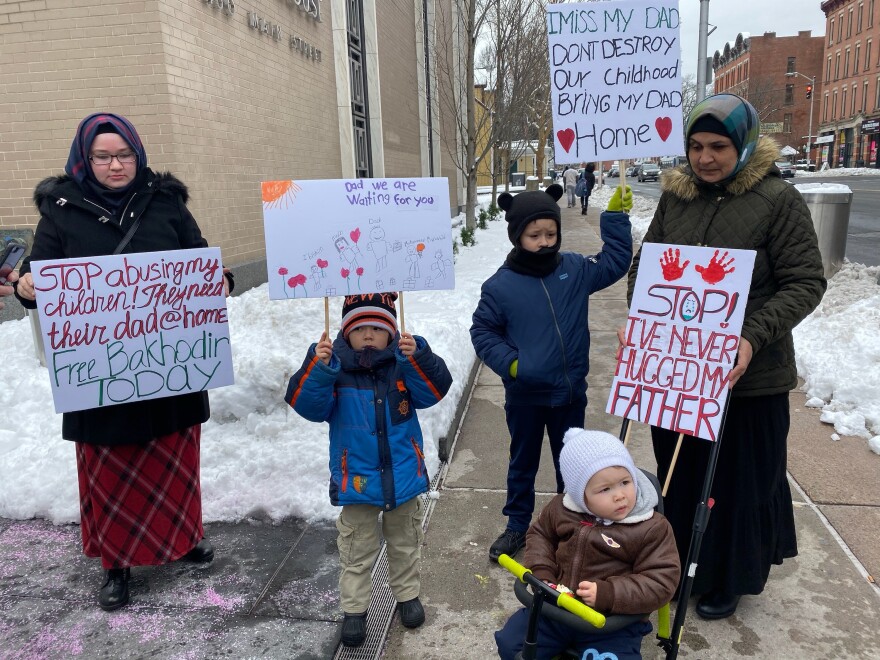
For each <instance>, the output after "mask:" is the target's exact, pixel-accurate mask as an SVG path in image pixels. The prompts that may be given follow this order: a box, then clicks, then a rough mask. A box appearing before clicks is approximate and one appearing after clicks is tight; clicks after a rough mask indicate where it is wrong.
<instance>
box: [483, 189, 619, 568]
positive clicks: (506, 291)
mask: <svg viewBox="0 0 880 660" xmlns="http://www.w3.org/2000/svg"><path fill="white" fill-rule="evenodd" d="M561 197H562V188H561V187H560V186H559V185H557V184H553V185H550V186H548V187H547V189H546V191H530V192H524V193H520V194H519V195H516V196H515V197H514V196H513V195H511V194H510V193H502V194H501V195H499V196H498V206H499V207H501V208H502V209H503V210H504V211H506V214H505V220H506V221H507V236H508V238H509V239H510V242H511V243H512V244H513V249H512V250H511V251H510V254H508V255H507V259H506V261H505V262H504V264H503V265H502V266H501V267H500V268H499V269H498V270H497V271H496V272H495V274H494V275H492V276H491V277H490V278H489V279H488V280H486V281H485V282H484V283H483V288H482V292H481V294H480V302H479V304H478V305H477V309H476V311H474V316H473V324H472V325H471V341H472V342H473V344H474V349H475V350H476V352H477V357H479V358H480V359H481V360H482V361H483V362H485V363H486V365H487V366H488V367H489V368H490V369H492V371H494V372H495V373H496V374H498V375H499V376H501V380H502V382H503V383H504V395H505V403H504V411H505V414H506V417H507V428H508V430H509V431H510V452H509V457H510V462H509V464H508V468H507V502H506V504H505V505H504V511H503V513H504V515H505V516H507V526H506V528H505V530H504V532H502V534H501V536H499V537H498V538H497V539H496V540H495V542H494V543H492V546H491V547H490V548H489V558H490V559H491V560H492V561H498V557H499V556H500V555H502V554H506V555H510V556H511V557H513V556H514V555H515V554H516V552H517V551H518V550H519V549H520V548H521V547H522V546H523V544H524V543H525V537H526V530H527V529H528V528H529V524H530V523H531V521H532V512H533V511H534V509H535V476H536V475H537V474H538V466H539V464H540V461H541V447H542V445H543V443H544V429H545V428H546V429H547V434H548V435H549V436H550V450H551V453H552V455H553V464H554V467H555V468H556V488H557V492H559V493H561V492H562V491H563V487H564V484H563V480H562V475H561V473H560V472H559V452H560V451H561V449H562V436H563V434H564V433H565V431H566V430H568V429H569V428H571V427H583V425H584V413H585V410H586V407H587V380H586V378H587V373H588V372H589V368H590V363H589V351H590V332H589V329H588V324H587V321H588V308H589V296H590V294H592V293H595V292H596V291H599V290H601V289H604V288H605V287H608V286H610V285H612V284H614V282H616V281H617V280H619V279H620V278H621V277H623V275H624V274H625V273H626V271H627V269H628V268H629V264H630V260H631V259H632V233H631V227H630V222H629V215H627V212H628V211H629V209H630V208H632V192H631V191H630V190H629V188H628V187H627V191H626V193H625V194H623V195H622V190H621V188H619V187H618V189H617V190H616V191H615V192H614V195H613V196H612V197H611V200H610V201H609V203H608V212H607V213H603V214H602V216H601V218H600V220H599V225H600V231H601V234H602V238H603V239H604V240H605V244H604V245H603V247H602V251H601V252H599V253H598V254H597V255H595V256H584V255H581V254H576V253H574V252H560V251H559V250H560V247H561V245H562V227H561V211H560V208H559V204H558V203H557V201H558V200H559V199H560V198H561Z"/></svg>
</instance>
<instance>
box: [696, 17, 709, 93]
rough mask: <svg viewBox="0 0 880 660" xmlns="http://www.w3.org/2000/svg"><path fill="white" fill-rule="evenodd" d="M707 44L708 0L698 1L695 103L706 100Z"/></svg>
mask: <svg viewBox="0 0 880 660" xmlns="http://www.w3.org/2000/svg"><path fill="white" fill-rule="evenodd" d="M708 42H709V0H700V40H699V43H698V45H697V50H698V51H699V52H698V53H697V103H699V102H700V101H702V100H703V99H704V98H706V83H707V81H706V48H707V46H708Z"/></svg>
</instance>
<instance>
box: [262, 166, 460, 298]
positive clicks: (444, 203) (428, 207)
mask: <svg viewBox="0 0 880 660" xmlns="http://www.w3.org/2000/svg"><path fill="white" fill-rule="evenodd" d="M262 193H263V221H264V224H265V229H266V262H267V267H268V271H269V298H271V299H273V300H279V299H286V298H318V297H322V296H346V295H350V294H355V293H373V292H379V291H417V290H426V289H454V288H455V273H454V271H453V267H452V230H451V223H450V218H449V184H448V183H447V181H446V179H444V178H413V179H325V180H314V181H265V182H263V190H262Z"/></svg>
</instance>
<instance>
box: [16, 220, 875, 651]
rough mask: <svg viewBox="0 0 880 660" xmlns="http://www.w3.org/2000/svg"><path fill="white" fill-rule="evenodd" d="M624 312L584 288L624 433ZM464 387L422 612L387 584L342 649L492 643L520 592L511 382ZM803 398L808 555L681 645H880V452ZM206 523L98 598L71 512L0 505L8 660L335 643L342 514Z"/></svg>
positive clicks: (573, 239)
mask: <svg viewBox="0 0 880 660" xmlns="http://www.w3.org/2000/svg"><path fill="white" fill-rule="evenodd" d="M597 223H598V212H597V211H595V210H591V211H590V214H589V216H588V218H587V219H585V218H583V217H582V216H581V215H580V214H579V213H578V212H576V211H572V210H567V209H563V225H564V232H563V237H564V246H565V249H567V250H577V251H581V252H584V253H592V252H596V251H597V250H598V249H599V247H600V242H599V239H598V228H597ZM625 315H626V304H625V288H624V285H623V283H618V284H617V285H615V286H614V287H611V288H610V289H607V290H606V291H603V292H601V293H599V294H598V295H596V296H594V297H593V299H592V301H591V304H590V327H591V334H592V348H591V356H590V357H591V365H592V369H591V375H590V378H589V381H590V405H589V408H588V411H587V415H588V425H589V426H590V427H592V428H601V429H605V430H608V431H610V432H612V433H615V434H616V433H617V431H618V429H619V424H620V421H619V420H618V419H617V418H610V417H608V416H607V415H605V414H604V412H603V411H604V407H605V401H606V400H607V397H608V390H609V387H610V380H611V374H612V372H613V364H614V355H615V350H616V344H617V340H616V336H615V328H616V327H617V325H619V324H620V323H621V322H622V320H623V319H624V317H625ZM469 391H470V392H471V394H470V398H469V400H468V401H466V402H465V403H466V404H467V408H466V411H465V414H464V416H463V418H462V424H461V427H460V433H459V435H458V437H457V440H456V443H455V445H454V448H453V453H452V456H451V460H450V462H449V464H448V465H446V466H444V468H443V471H442V472H441V474H440V475H439V478H438V479H439V483H440V498H439V500H436V501H434V500H431V501H430V502H431V504H434V508H433V511H432V513H431V516H430V518H429V526H428V531H427V535H426V543H425V547H424V552H423V569H422V570H423V588H422V600H423V602H424V604H425V609H426V611H427V622H426V624H425V626H423V627H422V628H420V629H418V630H415V631H411V630H405V629H403V628H402V627H401V626H400V623H399V621H398V620H397V617H396V616H394V615H393V601H391V602H390V603H389V601H388V590H387V588H385V589H379V590H378V593H379V594H380V595H379V596H378V597H377V598H375V599H374V604H372V605H371V614H370V621H371V627H370V637H369V638H368V643H367V645H365V647H364V648H363V649H361V650H358V651H355V652H348V651H346V652H342V653H338V654H337V657H340V658H373V657H379V656H381V657H383V658H387V659H392V660H395V659H399V660H412V659H414V658H420V659H425V660H441V659H442V660H450V659H455V660H457V659H470V658H474V659H477V658H492V657H497V656H496V651H495V643H494V639H493V636H492V634H493V632H494V631H495V630H497V629H498V628H500V627H501V625H502V624H503V623H504V621H505V620H506V619H507V617H508V616H509V615H510V614H511V613H512V612H513V611H514V610H515V609H516V608H517V607H518V603H517V601H516V599H515V597H514V595H513V589H512V580H513V578H512V577H511V576H510V575H509V574H508V573H507V572H505V571H504V570H503V569H500V568H499V567H498V566H497V565H496V564H493V563H491V562H490V561H489V560H488V548H489V545H490V544H491V543H492V541H493V540H494V539H495V537H496V536H497V535H498V534H499V533H500V532H501V530H502V529H503V527H504V523H505V520H504V519H503V518H502V516H501V509H502V507H503V505H504V498H505V482H506V469H507V451H508V440H509V437H508V434H507V427H506V424H505V421H504V410H503V402H504V391H503V388H502V386H501V382H500V380H499V379H498V378H497V377H496V376H495V375H494V374H492V373H491V372H490V371H488V370H486V369H483V370H482V371H480V372H479V375H478V377H477V378H476V382H475V383H474V387H473V389H472V390H469ZM803 402H804V397H803V395H802V394H800V393H793V394H792V432H791V437H790V439H789V447H790V451H789V457H790V460H789V469H790V472H791V475H792V484H793V486H794V491H795V496H796V499H797V503H796V511H795V514H796V521H797V526H798V538H799V544H800V555H799V556H798V557H797V558H796V559H794V560H791V561H786V562H785V564H784V565H783V566H781V567H775V568H774V569H773V571H772V572H771V575H770V581H769V583H768V585H767V589H766V591H765V593H764V594H763V595H762V596H760V597H745V598H743V600H742V601H741V603H740V607H739V609H738V610H737V613H736V615H735V616H733V617H731V618H730V619H727V620H724V621H717V622H707V621H703V620H701V619H699V618H698V617H697V616H696V615H695V613H694V612H693V602H692V603H691V611H690V612H689V614H688V618H687V621H686V622H685V630H684V635H683V639H682V650H681V657H688V658H703V659H712V658H734V657H742V656H749V657H754V658H798V659H801V660H803V659H811V658H817V659H818V658H878V657H880V636H878V634H877V629H878V627H880V624H878V621H880V592H878V589H877V587H876V586H874V585H873V584H870V583H869V581H868V579H867V575H868V574H873V575H878V574H880V544H878V543H877V541H876V538H875V536H876V534H875V530H876V529H878V527H880V485H878V484H880V457H878V456H876V455H874V454H872V453H871V452H870V451H869V450H868V448H867V443H866V442H865V441H864V440H862V439H859V438H843V439H842V440H841V441H839V442H832V441H831V440H830V435H831V432H832V429H831V428H830V427H829V426H827V425H824V424H822V423H821V422H820V421H819V413H818V412H817V411H815V410H810V409H806V408H804V406H803ZM47 441H50V440H49V439H47ZM630 447H631V448H632V450H633V453H634V455H635V457H636V461H637V463H638V464H639V465H641V466H642V467H646V468H648V469H650V470H654V468H655V465H654V464H653V457H652V452H651V449H650V441H649V438H648V433H647V430H646V429H645V428H644V427H636V428H635V431H634V433H633V437H632V440H631V442H630ZM537 489H538V491H540V493H542V494H541V495H539V498H538V506H543V504H544V503H545V502H547V501H548V500H549V498H550V497H551V496H552V493H554V492H555V483H554V479H553V474H552V462H551V460H550V456H549V452H548V451H546V450H545V454H544V457H543V459H542V468H541V472H540V474H539V477H538V483H537ZM828 521H830V523H831V524H832V525H833V526H834V529H832V528H831V527H830V526H829V525H828V524H827V523H828ZM835 529H836V531H835ZM206 532H207V535H208V537H209V538H211V540H212V541H213V543H214V545H215V547H216V549H217V558H216V559H215V561H214V562H213V563H212V564H210V565H208V566H197V565H193V564H186V563H181V562H177V563H174V564H171V565H167V566H162V567H158V568H136V569H134V570H133V571H132V584H131V590H132V602H131V604H130V605H129V606H128V607H126V608H124V609H122V610H120V611H118V612H116V613H106V612H103V611H101V610H100V609H99V608H98V607H97V605H96V603H95V598H96V592H97V588H98V587H99V586H100V581H101V575H102V573H101V570H100V566H99V563H98V562H97V561H96V560H92V559H88V558H85V557H83V556H82V554H81V545H80V541H79V528H78V526H71V525H68V526H61V527H55V526H53V525H51V524H48V523H46V522H45V521H41V520H29V521H14V520H4V519H0V612H2V616H0V659H2V660H8V659H12V658H16V659H19V658H21V659H25V658H27V659H34V658H65V659H67V658H89V659H92V658H107V659H109V658H119V657H130V658H146V657H155V658H173V659H180V660H197V659H201V658H219V657H225V658H278V659H281V658H302V659H312V658H330V657H333V656H334V654H335V653H337V635H338V621H339V619H340V617H341V615H340V612H339V600H338V594H337V590H336V582H337V576H338V560H337V555H336V529H335V526H334V525H333V524H332V523H321V524H309V523H306V522H304V521H300V520H287V521H284V522H282V523H280V524H274V523H271V522H269V521H260V520H252V521H248V522H243V523H239V524H212V525H208V526H207V527H206ZM854 560H855V561H857V562H860V563H861V564H860V565H861V566H863V567H864V568H863V569H860V568H859V567H858V565H857V563H855V562H854ZM379 569H381V566H380V567H379ZM383 575H384V574H383V573H382V571H381V570H378V569H377V572H376V574H375V575H374V580H375V581H376V582H377V583H379V585H380V586H383V585H382V583H383V581H384V579H383ZM382 593H384V596H382V595H381V594H382ZM383 598H384V600H382V599H383ZM389 623H390V627H388V624H389ZM386 630H387V641H386V639H385V634H386ZM643 649H644V655H645V657H646V658H653V657H660V656H659V655H658V651H657V650H656V648H655V647H654V645H653V639H652V638H646V640H645V643H644V646H643Z"/></svg>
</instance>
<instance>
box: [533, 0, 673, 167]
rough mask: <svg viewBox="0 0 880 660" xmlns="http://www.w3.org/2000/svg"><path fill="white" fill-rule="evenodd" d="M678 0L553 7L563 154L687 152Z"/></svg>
mask: <svg viewBox="0 0 880 660" xmlns="http://www.w3.org/2000/svg"><path fill="white" fill-rule="evenodd" d="M679 25H680V19H679V13H678V0H614V1H609V2H590V3H586V2H582V3H576V4H554V5H549V6H548V7H547V34H548V42H549V48H550V89H551V100H552V103H553V129H554V134H555V136H556V160H557V162H565V161H566V156H568V157H570V159H569V160H570V161H591V160H611V159H615V158H645V157H654V156H666V155H673V154H679V153H684V149H683V137H682V132H683V129H682V116H681V113H682V110H681V108H682V93H681V41H680V38H679Z"/></svg>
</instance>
